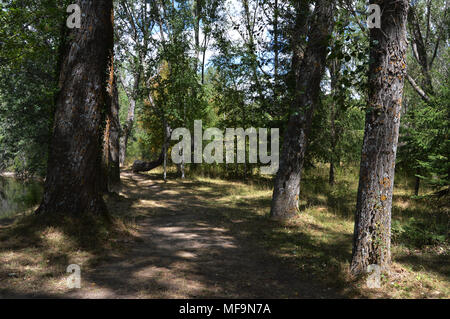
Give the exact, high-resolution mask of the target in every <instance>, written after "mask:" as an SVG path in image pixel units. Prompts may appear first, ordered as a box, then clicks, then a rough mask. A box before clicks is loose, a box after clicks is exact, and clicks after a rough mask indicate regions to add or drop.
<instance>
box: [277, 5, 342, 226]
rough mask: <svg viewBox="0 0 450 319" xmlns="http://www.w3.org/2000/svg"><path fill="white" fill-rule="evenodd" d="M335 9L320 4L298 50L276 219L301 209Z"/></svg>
mask: <svg viewBox="0 0 450 319" xmlns="http://www.w3.org/2000/svg"><path fill="white" fill-rule="evenodd" d="M299 7H301V6H299ZM334 8H335V4H334V1H331V0H319V1H317V3H316V6H315V9H314V13H313V16H312V19H311V27H310V29H309V32H308V44H307V48H306V50H305V51H304V52H303V50H301V48H300V46H295V47H294V57H293V68H294V71H295V77H296V96H295V102H294V103H295V104H294V105H293V107H292V108H291V116H290V118H289V123H288V127H287V130H286V132H285V137H284V144H283V150H282V155H281V159H280V169H279V170H278V174H277V176H276V179H275V185H274V192H273V198H272V208H271V216H272V217H273V218H289V217H292V216H293V215H295V214H296V213H297V212H298V209H299V208H298V203H299V195H300V179H301V170H302V167H303V162H304V156H305V149H306V143H307V137H308V134H309V131H310V123H311V120H312V116H313V112H314V109H315V107H316V105H317V102H318V97H319V92H320V82H321V80H322V76H323V74H324V71H325V58H326V54H327V47H328V41H329V37H330V35H331V34H332V30H333V26H334V20H333V13H334ZM297 21H298V23H297V25H296V28H299V29H303V27H304V22H303V21H301V19H297Z"/></svg>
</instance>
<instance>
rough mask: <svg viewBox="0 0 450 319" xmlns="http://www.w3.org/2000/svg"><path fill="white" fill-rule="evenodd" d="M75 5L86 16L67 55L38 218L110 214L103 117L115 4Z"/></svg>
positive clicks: (70, 41)
mask: <svg viewBox="0 0 450 319" xmlns="http://www.w3.org/2000/svg"><path fill="white" fill-rule="evenodd" d="M76 3H77V4H78V5H79V6H80V7H81V12H83V17H82V19H81V20H82V22H81V23H82V24H81V28H80V29H76V28H75V29H73V30H71V31H70V32H69V36H68V39H67V43H66V48H65V50H64V54H63V56H64V58H63V62H62V65H61V73H60V79H59V87H60V92H59V95H58V98H57V103H56V112H55V121H54V129H53V136H52V142H51V150H50V154H49V161H48V170H47V178H46V181H45V191H44V196H43V200H42V203H41V205H40V207H39V209H38V211H37V214H39V215H49V214H65V215H74V216H79V215H80V214H83V213H89V214H106V212H107V210H106V205H105V203H104V201H103V199H102V185H101V158H102V145H101V144H102V143H101V137H102V129H101V127H102V125H101V124H102V120H103V118H102V114H104V111H105V105H106V103H107V92H106V88H107V82H108V69H109V63H110V61H111V56H112V54H113V41H114V39H113V26H112V12H113V2H112V0H109V1H108V0H105V1H94V0H91V1H81V0H78V1H76Z"/></svg>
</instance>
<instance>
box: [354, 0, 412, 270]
mask: <svg viewBox="0 0 450 319" xmlns="http://www.w3.org/2000/svg"><path fill="white" fill-rule="evenodd" d="M371 3H377V4H379V5H380V7H381V12H383V15H382V18H381V29H376V28H374V29H371V31H370V43H371V48H370V60H371V61H372V63H371V64H370V69H369V85H368V87H369V95H368V102H367V103H368V106H367V113H366V125H365V134H364V144H363V149H362V155H361V168H360V177H359V189H358V197H357V205H356V218H355V231H354V244H353V258H352V262H351V267H350V270H351V272H352V274H354V275H358V274H361V273H365V272H366V271H367V267H368V266H369V265H371V264H376V265H378V266H379V267H380V268H381V271H382V272H389V267H390V263H391V251H390V245H391V208H392V191H393V188H394V173H395V158H396V153H397V143H398V134H399V127H400V114H401V106H402V95H403V86H404V81H405V77H406V50H407V40H406V18H407V11H408V1H407V0H382V1H371Z"/></svg>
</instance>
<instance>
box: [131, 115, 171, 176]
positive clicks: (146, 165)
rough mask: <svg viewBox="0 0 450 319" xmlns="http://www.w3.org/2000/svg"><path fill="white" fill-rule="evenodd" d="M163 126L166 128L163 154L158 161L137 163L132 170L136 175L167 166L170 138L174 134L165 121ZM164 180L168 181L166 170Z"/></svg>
mask: <svg viewBox="0 0 450 319" xmlns="http://www.w3.org/2000/svg"><path fill="white" fill-rule="evenodd" d="M163 126H164V144H163V147H162V150H161V153H160V154H159V156H158V159H157V160H155V161H152V162H144V161H135V162H134V163H133V166H132V168H131V169H132V171H133V172H134V173H140V172H148V171H151V170H152V169H154V168H156V167H158V166H161V165H165V161H167V159H166V156H167V150H168V149H169V143H170V136H171V134H172V131H171V129H170V126H169V125H167V122H166V121H165V120H164V125H163ZM164 180H166V175H165V169H164Z"/></svg>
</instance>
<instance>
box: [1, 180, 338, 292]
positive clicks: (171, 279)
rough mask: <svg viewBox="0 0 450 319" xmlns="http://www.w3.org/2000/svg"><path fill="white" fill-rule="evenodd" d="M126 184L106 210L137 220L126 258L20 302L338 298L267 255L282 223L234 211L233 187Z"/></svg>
mask: <svg viewBox="0 0 450 319" xmlns="http://www.w3.org/2000/svg"><path fill="white" fill-rule="evenodd" d="M122 180H123V185H124V186H123V190H122V192H121V198H120V199H117V200H112V201H108V204H109V206H110V207H109V208H110V210H111V211H113V212H116V213H118V212H127V213H130V212H131V213H132V214H133V216H136V218H137V219H136V224H137V225H138V229H139V231H138V233H139V234H138V235H139V238H140V239H139V240H138V241H136V242H135V241H133V242H129V243H125V246H126V247H127V250H126V252H125V253H124V254H120V255H116V256H109V257H107V258H106V259H103V260H102V261H101V263H100V264H99V265H97V266H96V267H91V268H90V269H84V268H83V267H82V287H81V289H75V290H71V291H67V289H61V290H59V291H53V292H50V291H48V292H47V293H46V292H44V290H45V291H47V290H46V289H45V288H44V287H43V286H41V289H38V291H34V292H33V293H32V294H30V295H26V296H25V295H23V294H22V293H21V294H20V297H30V298H47V297H51V298H54V297H56V298H60V297H62V298H339V297H341V296H340V295H339V293H338V292H336V291H334V290H332V289H329V288H327V287H324V286H323V285H321V284H320V282H317V281H314V280H313V279H312V278H311V277H308V275H307V274H302V273H301V272H300V271H299V268H298V267H296V266H295V265H293V264H292V263H289V262H288V261H286V260H284V259H283V258H282V257H279V256H276V255H274V254H271V253H270V251H269V250H267V249H265V248H264V244H263V242H264V238H265V237H264V236H265V234H270V232H273V231H274V229H275V226H277V227H278V226H279V224H275V223H276V222H274V221H270V220H269V219H267V218H265V217H263V216H260V215H258V214H253V213H252V210H251V209H252V208H253V206H252V205H251V203H248V204H245V205H244V204H243V205H242V207H240V206H237V207H236V206H233V205H231V204H230V203H227V202H224V201H221V199H223V198H224V195H223V194H224V192H225V191H224V187H227V186H228V187H230V186H229V185H227V184H224V185H216V184H208V183H203V182H196V181H189V180H187V181H180V180H171V181H169V182H168V183H164V182H163V181H161V180H160V179H159V178H158V176H157V175H152V176H149V175H141V174H138V175H136V174H132V173H130V172H123V173H122ZM231 187H233V186H231ZM41 293H42V294H41ZM13 294H14V290H12V291H11V292H10V293H8V294H6V295H5V296H8V297H9V298H14V295H13ZM0 298H1V296H0Z"/></svg>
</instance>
